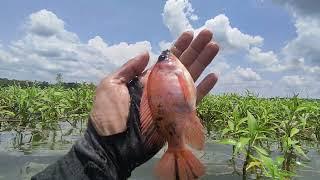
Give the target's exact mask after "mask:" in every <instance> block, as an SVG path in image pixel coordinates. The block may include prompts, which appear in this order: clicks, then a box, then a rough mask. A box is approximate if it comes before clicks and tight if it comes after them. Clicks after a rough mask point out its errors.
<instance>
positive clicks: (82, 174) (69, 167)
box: [32, 120, 127, 180]
mask: <svg viewBox="0 0 320 180" xmlns="http://www.w3.org/2000/svg"><path fill="white" fill-rule="evenodd" d="M89 121H90V120H89ZM115 157H116V156H115V153H114V152H113V150H112V149H111V148H108V149H104V147H102V146H101V142H100V137H99V136H98V135H97V133H96V132H95V130H94V128H93V127H92V125H91V123H89V125H88V129H87V131H86V133H85V135H84V137H83V138H82V139H80V140H79V141H77V142H76V144H75V145H73V147H72V148H71V150H70V151H69V152H68V154H66V155H65V156H64V157H62V158H61V159H59V160H58V161H57V162H55V163H54V164H52V165H50V166H48V167H47V168H46V169H45V170H44V171H42V172H40V173H39V174H37V175H35V176H34V177H32V180H44V179H68V180H69V179H82V180H87V179H88V180H89V179H126V176H127V174H123V173H122V172H120V168H119V166H118V160H117V159H115Z"/></svg>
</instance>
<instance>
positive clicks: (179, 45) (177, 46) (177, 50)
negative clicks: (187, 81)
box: [170, 31, 193, 58]
mask: <svg viewBox="0 0 320 180" xmlns="http://www.w3.org/2000/svg"><path fill="white" fill-rule="evenodd" d="M192 39H193V32H192V31H186V32H184V33H182V34H181V36H180V37H179V38H178V39H177V41H176V42H175V43H174V45H173V46H172V47H171V48H170V51H171V52H172V53H173V54H174V55H175V56H176V57H177V58H179V57H180V56H181V54H182V53H183V52H184V50H186V49H187V47H188V46H189V45H190V43H191V41H192Z"/></svg>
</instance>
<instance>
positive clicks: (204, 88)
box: [197, 73, 218, 104]
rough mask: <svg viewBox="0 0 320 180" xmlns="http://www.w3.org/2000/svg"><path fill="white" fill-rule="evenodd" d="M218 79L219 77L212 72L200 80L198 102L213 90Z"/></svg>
mask: <svg viewBox="0 0 320 180" xmlns="http://www.w3.org/2000/svg"><path fill="white" fill-rule="evenodd" d="M217 81H218V77H217V76H216V75H215V74H214V73H211V74H208V75H207V76H206V77H205V78H204V79H203V80H202V81H201V82H200V84H199V85H198V87H197V104H198V103H199V102H200V101H201V100H202V98H203V97H204V96H206V95H207V94H208V93H209V92H210V91H211V89H212V88H213V87H214V85H215V84H216V82H217Z"/></svg>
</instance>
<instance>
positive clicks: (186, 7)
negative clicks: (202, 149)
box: [0, 0, 320, 97]
mask: <svg viewBox="0 0 320 180" xmlns="http://www.w3.org/2000/svg"><path fill="white" fill-rule="evenodd" d="M317 5H319V1H318V2H317V0H307V1H305V3H304V4H302V3H299V2H297V1H294V0H288V1H285V0H243V1H239V0H229V1H222V0H202V1H196V0H189V1H188V0H168V1H157V2H155V1H148V0H142V1H91V2H89V1H84V0H80V1H77V3H75V2H72V1H62V0H59V1H40V0H34V1H17V0H10V1H9V0H4V1H1V2H0V27H1V30H0V77H7V78H16V79H30V80H46V81H54V77H55V74H56V73H58V72H62V73H63V75H64V78H65V80H66V81H92V82H98V81H99V79H100V78H101V77H103V76H104V75H106V74H108V73H110V72H112V71H113V70H114V69H115V68H117V67H119V66H120V65H121V64H122V63H124V62H126V60H127V59H128V58H130V57H133V56H134V55H136V54H138V53H139V52H141V51H143V50H149V52H150V54H151V58H153V59H155V58H156V57H157V54H158V53H159V51H160V50H161V49H163V48H165V47H168V46H169V45H170V43H172V42H173V41H174V39H175V38H176V37H177V35H178V34H179V33H181V32H183V31H184V30H186V29H193V30H195V32H198V31H199V30H200V29H202V28H209V29H210V30H212V31H213V33H214V37H215V38H216V39H217V41H218V43H219V45H220V46H221V47H222V51H220V53H219V55H218V57H217V58H216V60H215V62H214V63H213V64H212V65H211V66H210V67H208V68H207V70H206V73H208V72H209V71H213V72H216V73H217V74H219V76H220V78H219V83H218V84H217V87H216V88H215V90H214V91H213V92H217V93H223V92H239V93H241V92H244V91H245V90H246V89H249V90H251V91H254V92H256V93H259V94H260V95H263V96H287V95H292V93H295V92H299V93H300V94H301V96H305V97H319V96H320V90H319V88H318V87H320V84H319V83H318V80H320V73H319V72H320V48H318V46H320V44H319V42H320V35H319V33H318V32H320V30H319V29H320V18H319V17H320V15H319V13H318V12H317V10H316V9H315V8H314V7H315V6H317ZM215 32H216V33H215ZM308 42H310V43H308ZM311 42H312V43H311ZM301 49H303V50H301Z"/></svg>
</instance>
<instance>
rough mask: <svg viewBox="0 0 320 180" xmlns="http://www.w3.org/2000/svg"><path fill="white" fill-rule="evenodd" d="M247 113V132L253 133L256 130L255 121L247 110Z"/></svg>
mask: <svg viewBox="0 0 320 180" xmlns="http://www.w3.org/2000/svg"><path fill="white" fill-rule="evenodd" d="M247 114H248V115H247V120H248V128H249V133H250V134H252V135H253V134H255V132H256V128H257V121H256V119H255V118H254V116H253V115H252V114H251V113H250V112H249V111H248V112H247Z"/></svg>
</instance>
